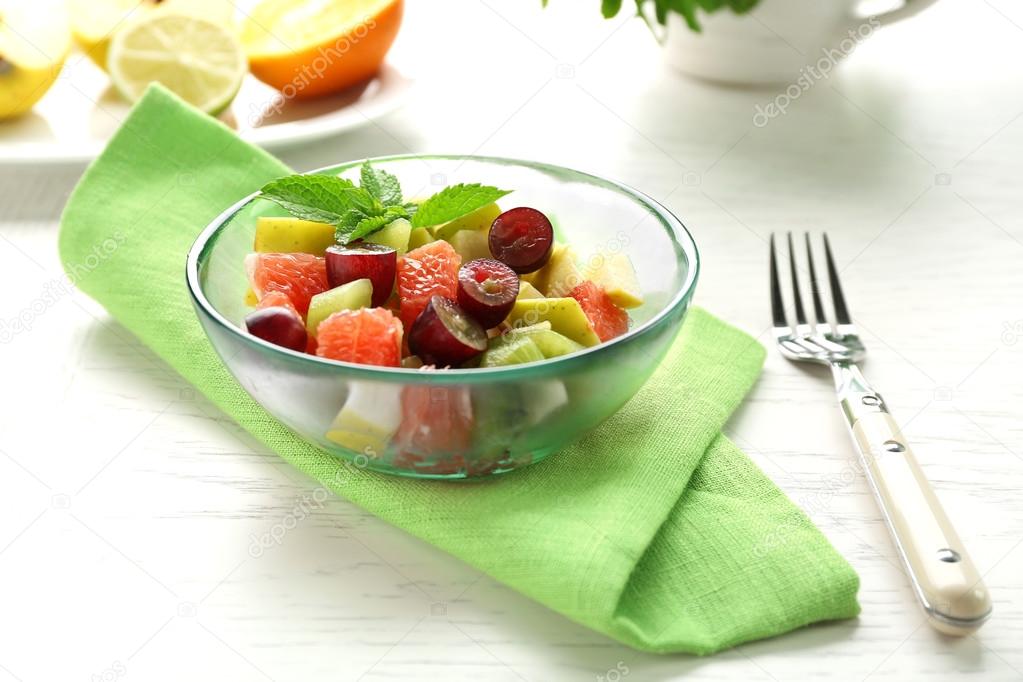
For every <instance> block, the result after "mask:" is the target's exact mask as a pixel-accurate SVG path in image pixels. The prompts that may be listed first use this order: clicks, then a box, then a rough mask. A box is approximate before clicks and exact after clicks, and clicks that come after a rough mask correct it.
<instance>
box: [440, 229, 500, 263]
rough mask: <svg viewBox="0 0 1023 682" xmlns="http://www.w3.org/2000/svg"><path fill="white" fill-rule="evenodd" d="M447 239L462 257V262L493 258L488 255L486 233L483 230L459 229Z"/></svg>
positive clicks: (488, 246)
mask: <svg viewBox="0 0 1023 682" xmlns="http://www.w3.org/2000/svg"><path fill="white" fill-rule="evenodd" d="M448 241H449V242H450V243H451V246H452V247H454V249H455V251H456V252H458V255H459V256H461V257H462V262H463V263H468V262H469V261H471V260H476V259H477V258H493V256H491V255H490V243H489V238H488V234H487V232H486V231H484V230H461V231H459V232H455V233H454V234H453V235H451V238H450V239H449V240H448Z"/></svg>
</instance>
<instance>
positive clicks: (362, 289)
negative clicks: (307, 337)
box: [305, 279, 373, 336]
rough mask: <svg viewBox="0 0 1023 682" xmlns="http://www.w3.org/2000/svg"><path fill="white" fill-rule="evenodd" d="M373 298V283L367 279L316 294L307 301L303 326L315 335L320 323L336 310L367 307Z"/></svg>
mask: <svg viewBox="0 0 1023 682" xmlns="http://www.w3.org/2000/svg"><path fill="white" fill-rule="evenodd" d="M372 300H373V284H372V283H371V282H370V281H369V280H368V279H357V280H355V281H353V282H349V283H348V284H342V285H341V286H339V287H334V288H333V289H328V290H327V291H324V292H323V293H322V294H316V295H315V296H313V298H312V300H311V301H310V302H309V314H308V316H307V317H306V321H305V326H306V329H307V330H308V331H309V333H310V334H312V335H313V336H316V329H317V328H318V327H319V326H320V323H321V322H323V321H324V320H325V319H327V318H328V317H330V316H331V315H333V314H334V313H336V312H340V311H342V310H358V309H359V308H368V307H370V305H371V301H372Z"/></svg>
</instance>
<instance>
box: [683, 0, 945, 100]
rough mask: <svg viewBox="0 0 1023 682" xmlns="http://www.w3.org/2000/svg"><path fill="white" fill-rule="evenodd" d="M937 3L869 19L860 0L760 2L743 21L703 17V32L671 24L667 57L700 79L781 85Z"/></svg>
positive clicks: (913, 3) (920, 1) (910, 3)
mask: <svg viewBox="0 0 1023 682" xmlns="http://www.w3.org/2000/svg"><path fill="white" fill-rule="evenodd" d="M934 2H936V0H904V2H903V4H902V6H901V7H899V8H897V9H893V10H891V11H889V12H884V13H881V14H877V15H874V16H867V15H865V14H862V13H861V12H859V11H858V10H859V7H860V5H861V2H860V1H859V0H760V2H759V3H758V4H757V5H756V7H754V8H753V10H752V12H750V13H747V14H735V13H733V12H732V11H730V10H728V9H722V10H719V11H717V12H713V13H710V14H707V13H704V12H700V14H699V21H700V25H701V26H702V28H703V30H702V31H701V32H700V33H697V32H695V31H692V30H690V28H689V27H688V26H687V25H686V23H685V21H684V20H683V19H682V17H681V16H679V15H678V14H676V13H674V12H673V13H671V14H670V15H669V17H668V26H667V37H666V39H665V43H664V50H665V58H666V59H667V61H668V63H669V64H671V65H672V66H674V67H675V68H676V69H678V70H680V71H682V72H684V73H687V74H689V75H692V76H697V77H699V78H705V79H708V80H713V81H721V82H725V83H732V84H742V85H751V84H780V83H786V82H792V81H793V80H795V79H797V78H799V76H800V75H801V74H802V73H803V71H804V69H806V68H808V67H809V68H817V69H824V68H828V69H830V68H833V67H834V65H835V64H836V63H837V62H838V61H839V60H840V59H841V58H842V57H844V56H846V55H848V54H849V53H850V52H852V51H853V50H855V49H856V46H857V45H858V44H859V43H860V42H862V41H863V40H865V39H866V38H868V37H870V34H871V33H873V31H874V30H876V29H877V28H880V27H881V26H884V25H887V24H890V23H893V22H895V21H899V20H900V19H905V18H907V17H911V16H913V15H914V14H916V13H918V12H920V11H921V10H923V9H925V8H926V7H928V6H930V5H931V4H933V3H934Z"/></svg>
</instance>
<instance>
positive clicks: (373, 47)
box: [241, 0, 403, 99]
mask: <svg viewBox="0 0 1023 682" xmlns="http://www.w3.org/2000/svg"><path fill="white" fill-rule="evenodd" d="M402 10H403V0H345V1H344V2H338V0H263V2H261V3H259V5H257V6H256V8H255V9H254V10H253V11H252V12H251V13H250V14H249V15H248V17H246V19H245V20H244V22H243V23H242V30H241V39H242V44H243V45H244V46H245V51H246V53H247V54H248V57H249V66H250V69H251V70H252V74H253V75H254V76H256V78H258V79H259V80H261V81H263V82H264V83H266V84H267V85H270V86H272V87H274V88H277V89H278V90H280V91H281V94H283V95H284V96H285V97H286V98H288V99H291V98H306V97H317V96H320V95H326V94H329V93H332V92H337V91H339V90H344V89H345V88H349V87H351V86H353V85H356V84H358V83H361V82H363V81H365V80H368V79H369V78H371V77H373V75H374V74H376V73H377V71H379V70H380V65H381V64H383V62H384V58H385V57H386V56H387V51H388V50H390V49H391V44H392V43H393V42H394V38H395V37H396V36H397V35H398V28H399V27H400V26H401V17H402Z"/></svg>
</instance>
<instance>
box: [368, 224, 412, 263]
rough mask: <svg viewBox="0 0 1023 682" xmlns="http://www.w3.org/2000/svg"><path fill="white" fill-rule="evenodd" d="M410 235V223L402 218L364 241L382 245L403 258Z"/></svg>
mask: <svg viewBox="0 0 1023 682" xmlns="http://www.w3.org/2000/svg"><path fill="white" fill-rule="evenodd" d="M411 233H412V223H410V222H409V221H407V220H405V219H404V218H398V219H397V220H392V221H391V222H390V223H388V224H387V225H385V226H384V227H383V228H381V229H379V230H377V231H376V232H374V233H373V234H371V235H369V236H368V237H366V241H367V242H370V243H372V244H383V245H384V246H389V247H391V248H392V249H394V250H395V251H397V252H398V255H399V256H404V255H405V253H406V252H407V251H408V242H409V236H410V235H411Z"/></svg>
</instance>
